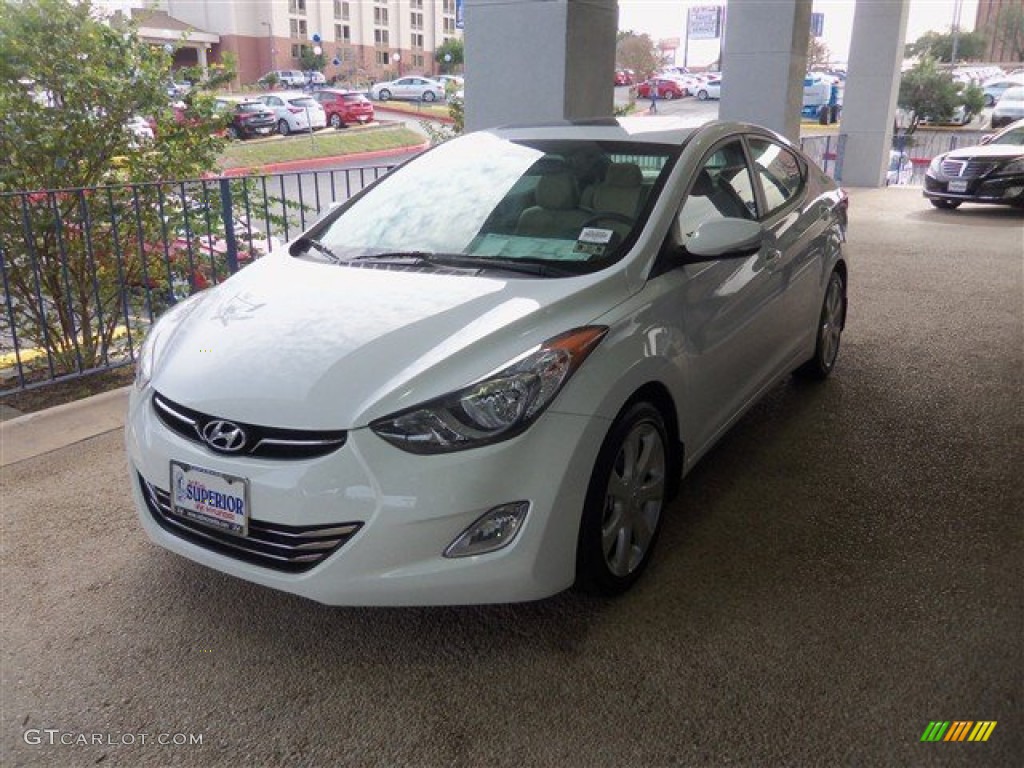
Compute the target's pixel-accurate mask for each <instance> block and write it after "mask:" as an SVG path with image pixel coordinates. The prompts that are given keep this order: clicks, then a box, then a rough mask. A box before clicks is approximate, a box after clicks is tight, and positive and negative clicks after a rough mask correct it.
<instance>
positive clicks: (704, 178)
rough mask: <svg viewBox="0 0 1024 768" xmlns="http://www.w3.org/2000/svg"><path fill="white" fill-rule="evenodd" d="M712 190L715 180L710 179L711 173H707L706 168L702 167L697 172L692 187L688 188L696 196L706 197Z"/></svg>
mask: <svg viewBox="0 0 1024 768" xmlns="http://www.w3.org/2000/svg"><path fill="white" fill-rule="evenodd" d="M714 191H715V182H714V181H712V179H711V174H710V173H708V170H707V168H704V169H702V170H701V172H700V173H698V174H697V180H696V181H695V182H694V183H693V189H691V190H690V194H691V195H696V196H697V197H708V196H709V195H711V194H712V193H713V192H714Z"/></svg>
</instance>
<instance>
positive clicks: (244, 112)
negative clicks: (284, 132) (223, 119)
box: [214, 97, 277, 139]
mask: <svg viewBox="0 0 1024 768" xmlns="http://www.w3.org/2000/svg"><path fill="white" fill-rule="evenodd" d="M214 107H215V108H216V109H218V110H221V111H222V112H226V113H229V114H230V115H231V121H230V122H229V123H228V127H227V134H228V136H229V137H231V138H232V139H251V138H253V137H255V136H269V135H270V134H272V133H273V132H274V131H275V130H276V129H277V117H276V116H275V114H274V110H272V109H271V108H270V107H268V106H267V105H266V104H264V103H263V102H262V101H260V100H259V99H231V98H227V97H220V98H218V99H217V100H216V102H214Z"/></svg>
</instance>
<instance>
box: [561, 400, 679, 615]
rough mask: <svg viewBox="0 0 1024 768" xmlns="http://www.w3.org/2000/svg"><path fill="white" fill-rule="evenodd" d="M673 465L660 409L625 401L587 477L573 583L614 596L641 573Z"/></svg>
mask: <svg viewBox="0 0 1024 768" xmlns="http://www.w3.org/2000/svg"><path fill="white" fill-rule="evenodd" d="M671 466H672V461H671V454H670V452H669V441H668V431H667V430H666V428H665V420H664V418H663V417H662V415H661V411H659V410H658V409H657V408H655V407H654V406H653V405H651V404H650V403H646V402H639V403H634V404H632V405H630V406H628V407H627V408H626V409H625V410H624V411H623V412H622V413H621V414H620V415H619V417H618V418H617V419H616V420H615V423H614V424H613V425H612V427H611V429H610V430H609V431H608V435H607V436H606V437H605V439H604V443H603V444H602V445H601V450H600V452H599V453H598V455H597V461H596V462H595V464H594V471H593V473H592V474H591V476H590V484H589V485H588V487H587V496H586V501H585V502H584V506H583V518H582V520H581V522H580V533H579V539H578V543H577V548H576V586H577V588H579V589H581V590H584V591H587V592H594V593H597V594H601V595H608V596H610V595H617V594H620V593H622V592H624V591H626V590H627V589H629V588H630V587H631V586H633V584H634V583H635V582H636V580H637V579H638V578H640V575H641V574H642V573H643V571H644V569H645V568H646V567H647V564H648V563H649V562H650V560H651V553H652V552H653V551H654V546H655V544H656V543H657V539H658V531H659V530H660V527H661V518H662V515H663V512H664V508H665V505H666V503H667V501H668V498H669V487H670V483H669V477H668V475H669V472H670V467H671ZM641 473H642V474H641Z"/></svg>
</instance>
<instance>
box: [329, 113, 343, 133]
mask: <svg viewBox="0 0 1024 768" xmlns="http://www.w3.org/2000/svg"><path fill="white" fill-rule="evenodd" d="M344 127H345V122H344V121H343V120H342V119H341V115H339V114H338V113H337V112H335V113H334V114H333V115H331V128H334V129H335V130H337V129H338V128H344Z"/></svg>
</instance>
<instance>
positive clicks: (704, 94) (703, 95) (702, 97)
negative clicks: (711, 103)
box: [697, 88, 708, 101]
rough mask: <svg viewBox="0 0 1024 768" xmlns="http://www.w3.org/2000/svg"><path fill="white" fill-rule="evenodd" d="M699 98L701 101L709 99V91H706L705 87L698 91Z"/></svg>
mask: <svg viewBox="0 0 1024 768" xmlns="http://www.w3.org/2000/svg"><path fill="white" fill-rule="evenodd" d="M697 99H698V100H699V101H707V100H708V92H707V91H705V90H704V89H703V88H701V89H700V90H699V91H697Z"/></svg>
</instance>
